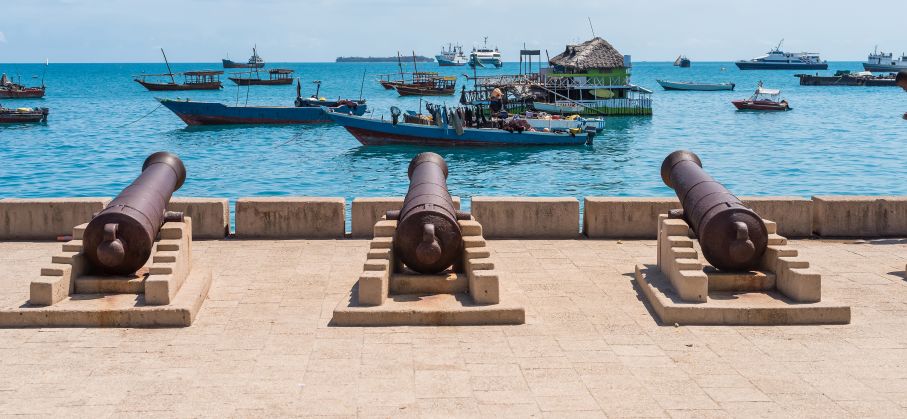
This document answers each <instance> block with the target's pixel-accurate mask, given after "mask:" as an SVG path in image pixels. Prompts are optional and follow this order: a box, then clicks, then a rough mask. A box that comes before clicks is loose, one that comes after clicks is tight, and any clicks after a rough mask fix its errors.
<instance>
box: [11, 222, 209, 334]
mask: <svg viewBox="0 0 907 419" xmlns="http://www.w3.org/2000/svg"><path fill="white" fill-rule="evenodd" d="M86 226H87V224H82V225H80V226H77V227H75V229H74V230H73V240H72V241H69V242H67V243H64V244H63V252H62V253H60V254H58V255H56V256H54V257H53V259H52V263H51V264H49V265H47V266H46V267H44V268H42V269H41V276H40V277H38V278H37V279H35V280H34V281H32V282H31V284H30V296H29V300H28V301H27V302H25V303H24V304H21V305H20V306H18V307H12V308H9V309H2V308H0V327H23V326H24V327H155V326H189V325H191V324H192V320H193V319H194V318H195V314H196V313H197V312H198V309H199V307H200V306H201V303H202V302H203V301H204V299H205V297H206V296H207V294H208V288H209V287H210V284H211V272H210V270H199V271H198V272H196V271H193V270H192V266H191V264H192V258H191V256H192V253H191V247H192V220H191V219H190V218H188V217H187V218H185V221H184V222H169V223H166V224H164V226H163V227H161V230H160V235H159V240H158V241H157V242H156V243H155V244H154V249H153V250H152V254H151V257H150V258H149V261H148V263H147V264H146V265H145V266H144V267H142V268H141V269H139V270H138V271H137V272H135V273H134V274H130V275H96V274H93V272H92V267H91V266H90V265H89V262H88V261H87V259H86V258H85V256H84V254H83V253H82V235H83V233H84V231H85V227H86ZM190 282H191V284H189V283H190Z"/></svg>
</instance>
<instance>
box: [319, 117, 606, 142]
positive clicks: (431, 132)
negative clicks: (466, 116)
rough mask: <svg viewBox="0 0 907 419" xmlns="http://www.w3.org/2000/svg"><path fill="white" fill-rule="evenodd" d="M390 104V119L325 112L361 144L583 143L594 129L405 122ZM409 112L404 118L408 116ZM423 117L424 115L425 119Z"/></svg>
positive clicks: (450, 122)
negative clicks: (569, 130)
mask: <svg viewBox="0 0 907 419" xmlns="http://www.w3.org/2000/svg"><path fill="white" fill-rule="evenodd" d="M393 109H394V108H392V115H394V113H396V116H392V119H391V120H385V119H383V118H381V119H376V118H366V117H362V116H356V115H347V114H343V113H338V112H328V116H330V117H331V119H333V120H334V122H336V123H337V124H339V125H342V126H343V127H344V128H346V130H347V131H349V132H350V134H352V135H353V137H355V138H356V139H357V140H358V141H359V142H360V143H362V144H363V145H387V144H419V145H437V146H455V145H486V146H495V145H496V146H531V145H547V146H562V145H583V144H589V143H591V138H592V137H593V136H594V135H595V131H594V130H592V132H591V133H589V132H581V133H578V134H577V133H575V132H574V133H554V132H539V131H522V132H520V131H507V130H504V129H500V128H472V127H466V126H464V125H463V122H462V121H458V120H457V119H448V118H447V117H442V118H440V119H441V121H438V118H433V119H432V120H431V121H433V124H431V125H429V124H427V123H425V122H421V123H408V122H405V121H400V120H399V116H400V115H401V113H400V111H399V109H397V110H396V112H395V111H394V110H393ZM444 112H446V110H445V111H444ZM412 118H413V116H412V115H410V117H409V118H407V119H410V120H411V119H412ZM426 120H427V119H426Z"/></svg>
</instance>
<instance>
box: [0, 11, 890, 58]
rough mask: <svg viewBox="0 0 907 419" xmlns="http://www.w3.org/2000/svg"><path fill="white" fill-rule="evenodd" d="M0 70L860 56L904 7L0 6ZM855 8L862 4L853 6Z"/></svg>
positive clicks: (881, 40) (886, 46) (885, 41)
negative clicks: (476, 55)
mask: <svg viewBox="0 0 907 419" xmlns="http://www.w3.org/2000/svg"><path fill="white" fill-rule="evenodd" d="M0 5H2V9H3V10H2V13H0V63H4V62H6V63H23V62H43V61H44V60H45V59H48V60H49V61H50V62H56V63H65V62H157V61H160V52H159V48H162V47H163V48H164V49H165V51H166V52H167V56H168V58H169V59H170V60H171V61H173V62H217V61H218V60H220V59H221V58H223V57H225V56H226V55H227V54H229V56H230V57H231V58H233V59H240V60H245V59H247V58H248V56H249V55H251V48H252V46H253V45H256V44H257V45H258V51H259V54H260V55H261V56H262V57H263V58H264V59H265V60H266V61H271V62H322V61H333V60H334V59H335V58H336V57H338V56H351V55H353V56H369V55H373V56H392V55H395V54H396V51H398V50H399V51H401V52H403V53H410V52H411V51H413V50H415V52H416V53H417V54H420V55H427V56H433V55H435V54H436V53H437V52H438V51H439V49H440V47H441V45H446V44H447V43H448V42H453V43H460V44H462V45H464V47H465V48H466V49H467V52H468V49H470V48H471V47H472V46H473V45H480V44H481V42H482V38H483V37H484V36H488V40H489V44H490V45H493V46H498V47H499V48H501V51H502V54H503V57H504V59H505V61H516V60H518V58H519V57H518V53H519V49H520V48H521V47H522V46H523V44H524V43H525V45H526V46H527V48H531V49H541V50H543V51H544V50H548V52H549V54H550V55H551V56H554V55H556V54H558V53H560V52H561V51H562V50H563V49H564V46H565V45H566V44H567V43H577V42H581V41H583V40H586V39H589V38H591V37H592V32H591V29H590V27H589V22H588V21H587V17H588V18H590V19H591V20H592V26H593V28H594V30H595V34H596V35H598V36H601V37H603V38H605V39H607V40H608V41H609V42H611V43H612V44H613V45H614V46H615V47H616V48H617V49H618V50H620V51H621V52H622V53H623V54H629V55H632V57H633V60H634V61H671V60H673V59H674V58H675V57H676V56H677V55H679V54H686V55H687V56H689V57H690V59H692V60H694V61H696V60H698V61H731V60H737V59H749V58H752V57H755V56H758V55H761V54H762V53H764V52H765V51H766V50H768V49H769V48H771V47H773V46H774V45H775V44H777V43H778V41H779V40H781V39H782V38H784V47H785V49H787V50H791V51H798V52H799V51H810V52H818V53H821V54H822V57H823V58H824V59H828V60H841V61H861V60H865V59H866V55H867V54H868V53H869V52H870V51H872V50H873V48H874V47H875V46H876V45H878V46H879V49H881V50H884V51H894V52H895V54H899V53H901V52H902V51H907V31H905V30H904V27H905V26H904V18H905V17H907V1H905V0H873V1H871V2H864V3H861V2H854V1H853V0H823V1H821V2H819V1H817V0H786V1H780V0H761V1H753V0H730V1H729V0H684V1H676V0H623V1H613V0H593V1H587V0H570V1H563V0H547V1H537V0H520V1H503V0H501V1H495V2H491V1H479V0H447V1H436V0H373V1H368V0H335V1H331V0H295V1H294V0H255V1H252V0H144V1H134V0H32V1H14V0H3V1H2V3H0ZM861 5H865V6H866V7H861Z"/></svg>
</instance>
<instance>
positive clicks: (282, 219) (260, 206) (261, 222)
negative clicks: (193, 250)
mask: <svg viewBox="0 0 907 419" xmlns="http://www.w3.org/2000/svg"><path fill="white" fill-rule="evenodd" d="M344 212H345V202H344V200H343V198H319V197H265V198H240V199H238V200H237V201H236V237H237V238H243V239H249V238H268V239H341V238H343V236H344V234H345V230H346V219H345V213H344Z"/></svg>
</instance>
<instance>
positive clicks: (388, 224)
mask: <svg viewBox="0 0 907 419" xmlns="http://www.w3.org/2000/svg"><path fill="white" fill-rule="evenodd" d="M396 230H397V221H396V220H381V221H378V222H377V223H375V228H374V235H375V238H378V237H393V236H394V231H396Z"/></svg>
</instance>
